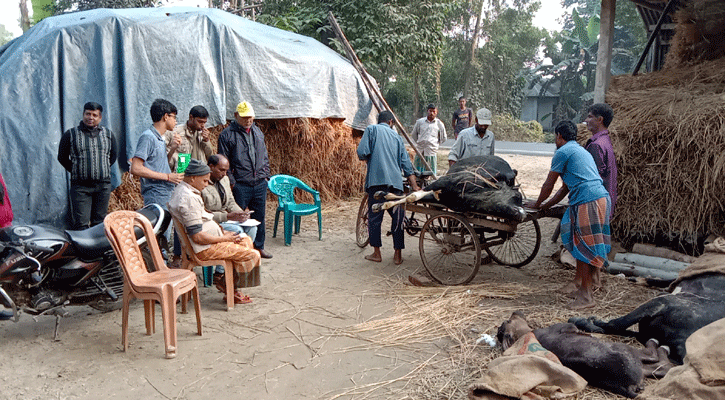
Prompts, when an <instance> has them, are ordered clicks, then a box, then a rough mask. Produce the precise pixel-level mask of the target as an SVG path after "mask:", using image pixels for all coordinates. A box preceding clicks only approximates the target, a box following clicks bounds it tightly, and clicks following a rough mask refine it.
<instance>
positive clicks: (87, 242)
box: [65, 204, 168, 261]
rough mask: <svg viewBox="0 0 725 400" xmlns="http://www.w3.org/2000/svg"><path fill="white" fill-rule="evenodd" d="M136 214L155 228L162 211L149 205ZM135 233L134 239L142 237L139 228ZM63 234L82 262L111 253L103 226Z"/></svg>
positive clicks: (153, 205) (111, 249)
mask: <svg viewBox="0 0 725 400" xmlns="http://www.w3.org/2000/svg"><path fill="white" fill-rule="evenodd" d="M138 212H139V213H140V214H141V215H143V216H145V217H146V218H148V220H149V221H150V222H151V226H156V223H157V221H158V220H159V217H160V216H161V214H162V213H163V210H162V209H161V207H159V206H158V205H156V204H149V205H148V206H146V207H144V208H142V209H140V210H138ZM166 214H168V213H166ZM135 232H136V238H142V237H143V231H142V230H141V228H136V229H135ZM65 233H66V234H67V235H68V239H69V240H70V242H71V243H73V246H75V248H76V250H77V252H78V258H80V259H81V260H83V261H92V260H97V259H100V258H102V257H103V255H104V254H105V253H107V252H110V251H113V248H112V247H111V243H110V242H109V241H108V238H107V237H106V232H105V230H104V228H103V224H98V225H96V226H93V227H90V228H88V229H83V230H80V231H65Z"/></svg>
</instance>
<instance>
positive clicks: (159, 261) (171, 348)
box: [103, 211, 201, 358]
mask: <svg viewBox="0 0 725 400" xmlns="http://www.w3.org/2000/svg"><path fill="white" fill-rule="evenodd" d="M103 225H104V228H105V231H106V236H107V237H108V240H109V241H110V242H111V246H113V251H114V252H115V253H116V257H117V258H118V262H119V263H120V264H121V267H122V268H123V272H124V279H123V322H122V326H121V330H122V334H121V342H122V343H123V351H127V350H128V308H129V304H130V302H131V299H132V298H136V299H141V300H143V301H144V314H145V316H146V334H147V335H150V334H152V333H154V331H155V330H156V327H155V326H154V307H155V302H159V303H160V304H161V315H162V319H163V322H164V343H165V345H166V358H174V357H176V299H177V298H178V297H179V296H180V295H182V294H184V293H188V292H191V294H192V295H193V297H194V309H195V310H196V328H197V331H198V333H199V336H201V305H200V303H199V288H198V286H197V280H196V274H194V273H193V272H192V271H188V270H184V269H169V268H168V267H167V266H166V264H165V263H164V260H163V258H162V257H161V251H160V250H159V244H158V242H157V241H156V236H154V231H153V228H152V227H151V224H150V223H149V221H148V219H146V217H144V216H143V215H141V214H139V213H137V212H135V211H115V212H112V213H110V214H108V215H107V216H106V218H105V219H104V220H103ZM135 227H140V228H141V230H142V231H143V233H144V235H145V236H146V242H147V243H148V246H149V250H150V252H151V258H152V261H153V263H154V266H155V267H156V271H155V272H148V270H147V269H146V265H145V264H144V260H143V256H142V254H141V249H140V248H139V246H138V244H137V243H136V234H135V232H134V228H135Z"/></svg>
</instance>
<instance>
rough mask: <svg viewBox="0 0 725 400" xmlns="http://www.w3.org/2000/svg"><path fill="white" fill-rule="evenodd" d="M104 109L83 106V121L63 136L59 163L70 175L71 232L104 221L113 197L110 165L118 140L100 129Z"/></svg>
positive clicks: (90, 103)
mask: <svg viewBox="0 0 725 400" xmlns="http://www.w3.org/2000/svg"><path fill="white" fill-rule="evenodd" d="M102 113H103V107H102V106H101V105H100V104H98V103H94V102H88V103H86V104H85V105H84V106H83V120H81V122H80V124H78V126H77V127H75V128H71V129H68V130H67V131H65V133H63V135H62V136H61V138H60V143H59V145H58V161H59V162H60V163H61V165H63V167H64V168H65V169H66V170H67V171H68V172H70V175H71V178H70V205H71V210H70V216H71V226H70V229H74V230H79V229H85V228H87V227H88V225H89V223H90V226H94V225H97V224H100V223H102V222H103V218H104V217H105V216H106V213H108V199H109V197H110V196H111V190H112V188H111V165H113V163H114V162H116V149H117V147H116V138H115V137H114V135H113V132H111V131H110V130H109V129H108V128H106V127H104V126H101V125H100V123H101V118H102Z"/></svg>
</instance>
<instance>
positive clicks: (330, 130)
mask: <svg viewBox="0 0 725 400" xmlns="http://www.w3.org/2000/svg"><path fill="white" fill-rule="evenodd" d="M255 122H256V123H257V125H258V126H259V128H260V129H261V130H262V132H264V134H265V143H266V144H267V152H268V153H269V161H270V168H271V171H272V175H274V174H286V175H292V176H295V177H297V178H299V179H301V180H302V181H304V182H305V183H307V184H308V185H310V187H312V188H313V189H316V190H318V191H319V192H320V197H321V198H322V201H333V200H338V199H341V198H349V197H353V196H357V195H359V194H361V193H362V188H363V183H364V179H365V164H364V163H362V162H360V161H359V160H358V158H357V153H356V149H357V142H358V141H359V139H354V138H353V131H352V129H351V128H350V127H348V126H347V125H345V124H343V121H342V120H341V119H312V118H290V119H276V120H256V121H255ZM226 126H227V125H218V126H215V127H213V128H210V131H211V139H210V140H211V142H212V147H213V148H214V151H215V152H216V144H217V139H218V137H219V134H220V133H221V131H222V130H223V129H224V128H226ZM300 195H302V196H303V197H301V199H302V200H303V201H308V202H309V201H311V199H310V198H306V197H304V195H305V194H304V193H300ZM142 205H143V199H142V198H141V193H140V185H139V181H138V178H135V177H132V176H131V175H130V174H129V173H124V174H123V183H122V184H121V186H119V187H118V188H116V190H114V191H113V193H112V194H111V200H110V204H109V211H116V210H121V209H126V210H135V209H138V208H140V207H141V206H142Z"/></svg>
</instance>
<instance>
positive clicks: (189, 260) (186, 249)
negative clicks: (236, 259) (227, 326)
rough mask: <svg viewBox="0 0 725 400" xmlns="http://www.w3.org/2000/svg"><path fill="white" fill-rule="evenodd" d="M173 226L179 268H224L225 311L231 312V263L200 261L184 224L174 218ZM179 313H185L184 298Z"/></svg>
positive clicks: (232, 285)
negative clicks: (179, 256) (176, 242)
mask: <svg viewBox="0 0 725 400" xmlns="http://www.w3.org/2000/svg"><path fill="white" fill-rule="evenodd" d="M172 218H173V220H174V226H175V227H176V234H178V235H179V239H180V240H179V241H180V242H181V267H182V268H184V269H189V270H193V269H194V267H204V266H216V265H221V266H223V267H224V281H225V284H226V290H227V293H226V296H227V311H231V309H232V308H234V269H233V267H232V263H231V262H229V261H227V260H206V261H204V260H200V259H199V257H197V256H196V253H194V249H193V248H192V247H191V242H190V241H189V235H187V234H186V228H184V224H181V223H179V221H178V220H177V219H176V217H173V216H172ZM181 312H182V313H185V312H186V298H182V300H181Z"/></svg>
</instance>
